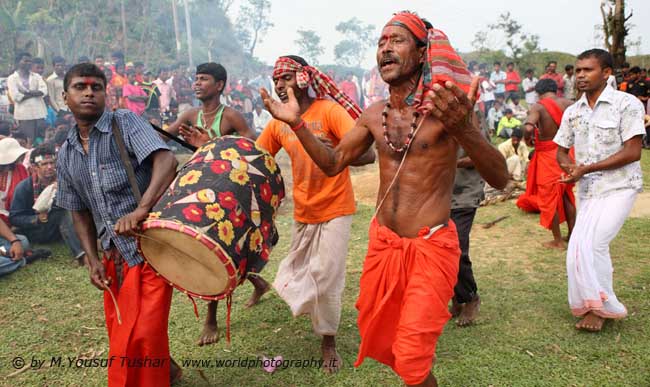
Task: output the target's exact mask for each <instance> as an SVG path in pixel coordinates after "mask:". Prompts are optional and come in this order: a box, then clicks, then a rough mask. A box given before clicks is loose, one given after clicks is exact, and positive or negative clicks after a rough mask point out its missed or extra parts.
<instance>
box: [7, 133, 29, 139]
mask: <svg viewBox="0 0 650 387" xmlns="http://www.w3.org/2000/svg"><path fill="white" fill-rule="evenodd" d="M11 137H13V138H14V139H16V140H27V136H26V135H25V133H23V132H21V131H15V132H14V133H13V134H12V135H11Z"/></svg>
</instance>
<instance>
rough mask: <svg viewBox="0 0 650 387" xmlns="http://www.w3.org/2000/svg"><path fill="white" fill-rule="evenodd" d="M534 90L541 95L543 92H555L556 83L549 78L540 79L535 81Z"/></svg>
mask: <svg viewBox="0 0 650 387" xmlns="http://www.w3.org/2000/svg"><path fill="white" fill-rule="evenodd" d="M535 91H536V92H537V94H539V95H542V94H544V93H557V83H555V81H554V80H552V79H549V78H546V79H540V80H539V82H537V84H536V85H535Z"/></svg>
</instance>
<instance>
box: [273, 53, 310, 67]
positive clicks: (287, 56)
mask: <svg viewBox="0 0 650 387" xmlns="http://www.w3.org/2000/svg"><path fill="white" fill-rule="evenodd" d="M280 58H289V59H293V60H295V61H296V62H298V63H300V64H301V65H303V66H309V64H308V63H307V61H306V60H305V59H304V58H303V57H301V56H298V55H283V56H281V57H280Z"/></svg>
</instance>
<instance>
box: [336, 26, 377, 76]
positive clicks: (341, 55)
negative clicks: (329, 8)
mask: <svg viewBox="0 0 650 387" xmlns="http://www.w3.org/2000/svg"><path fill="white" fill-rule="evenodd" d="M336 31H338V32H340V33H341V34H343V36H344V37H345V39H343V40H341V41H340V42H339V43H338V44H337V45H336V46H335V47H334V56H335V61H336V63H338V64H341V65H344V66H357V67H359V66H360V65H361V62H362V61H363V58H364V57H365V55H366V52H367V50H368V48H370V47H371V46H372V45H374V43H375V42H376V40H377V39H376V38H375V36H374V34H375V26H374V25H372V24H364V23H362V22H361V20H359V19H357V18H356V17H353V18H352V19H350V20H348V21H344V22H341V23H339V24H337V25H336Z"/></svg>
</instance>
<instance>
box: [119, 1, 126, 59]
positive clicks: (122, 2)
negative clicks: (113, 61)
mask: <svg viewBox="0 0 650 387" xmlns="http://www.w3.org/2000/svg"><path fill="white" fill-rule="evenodd" d="M124 1H125V0H122V1H121V2H120V13H121V16H122V38H123V40H124V42H123V47H122V49H123V50H124V58H126V57H127V51H128V44H127V39H126V11H125V10H124Z"/></svg>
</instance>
